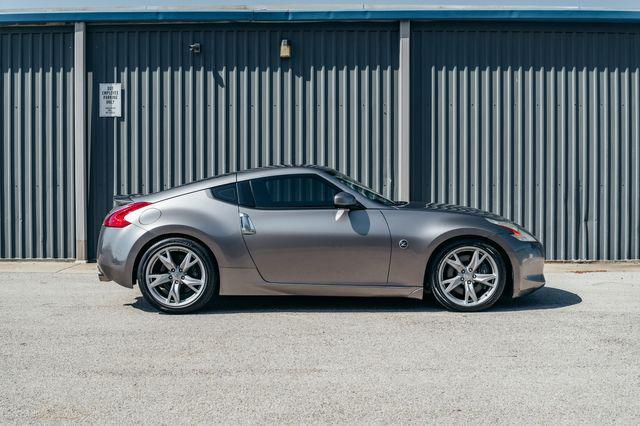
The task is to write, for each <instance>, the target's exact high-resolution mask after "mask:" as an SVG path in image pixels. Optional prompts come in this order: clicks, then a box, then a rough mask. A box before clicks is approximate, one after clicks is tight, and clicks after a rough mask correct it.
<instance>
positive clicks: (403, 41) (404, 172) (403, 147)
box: [398, 21, 411, 201]
mask: <svg viewBox="0 0 640 426" xmlns="http://www.w3.org/2000/svg"><path fill="white" fill-rule="evenodd" d="M410 38H411V24H410V22H409V21H400V64H399V69H398V175H399V181H398V199H399V200H401V201H409V182H410V177H411V174H410V173H411V171H410V169H409V161H410V158H409V148H410V126H411V120H410V118H411V112H410V108H411V98H410V96H411V90H410V88H411V75H410V70H411V68H410V67H411V56H410V52H409V49H410V45H409V41H410Z"/></svg>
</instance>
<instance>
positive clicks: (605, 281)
mask: <svg viewBox="0 0 640 426" xmlns="http://www.w3.org/2000/svg"><path fill="white" fill-rule="evenodd" d="M55 269H56V268H53V269H52V270H50V271H49V272H34V271H37V270H46V268H38V267H35V268H27V267H24V268H22V267H17V268H16V267H14V268H13V269H12V268H7V267H6V266H5V267H4V269H3V268H0V341H1V342H2V344H1V346H0V372H1V375H0V422H1V423H33V422H37V423H66V422H91V423H107V422H108V423H121V422H126V423H167V424H168V423H176V422H178V423H187V422H200V423H361V424H362V423H425V422H429V423H435V422H447V423H496V422H498V423H515V422H518V423H610V422H617V423H623V424H638V423H640V267H631V268H623V269H621V270H618V271H609V272H587V271H588V270H589V269H588V268H586V269H585V268H583V269H581V270H580V271H578V272H552V273H548V274H547V278H548V286H547V287H546V288H544V289H542V290H540V291H539V292H537V293H535V294H533V295H530V296H529V297H527V298H526V299H523V300H521V301H519V302H515V303H510V304H502V305H501V306H499V307H498V308H497V309H493V310H491V311H489V312H483V313H477V314H459V313H450V312H446V311H443V310H441V309H440V308H439V307H438V306H437V305H436V304H435V302H434V301H433V300H432V299H429V300H427V301H426V302H416V301H411V300H395V299H384V300H382V299H334V298H331V299H323V298H319V299H311V298H280V297H278V298H226V299H222V300H220V301H218V302H216V303H214V304H213V305H212V306H211V307H210V308H209V309H208V310H206V311H205V312H203V313H201V314H195V315H186V316H168V315H161V314H158V313H157V312H155V311H153V310H152V309H151V307H150V306H149V305H148V304H147V303H145V302H144V301H143V300H142V299H141V297H140V294H139V291H138V289H137V288H136V289H134V290H133V291H132V290H127V289H125V288H122V287H119V286H117V285H115V284H113V283H107V284H101V283H99V282H98V281H97V279H96V278H95V275H94V274H93V272H92V271H91V270H90V269H88V268H84V269H82V268H81V269H80V270H75V271H74V268H73V267H72V268H70V269H65V270H62V271H57V272H56V271H55ZM57 269H60V268H57ZM565 269H566V270H567V271H569V270H570V269H571V268H570V267H565ZM595 270H598V269H595ZM27 271H28V272H27Z"/></svg>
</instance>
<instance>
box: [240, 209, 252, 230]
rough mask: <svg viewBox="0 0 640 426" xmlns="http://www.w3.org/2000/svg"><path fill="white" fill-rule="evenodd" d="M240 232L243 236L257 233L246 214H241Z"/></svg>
mask: <svg viewBox="0 0 640 426" xmlns="http://www.w3.org/2000/svg"><path fill="white" fill-rule="evenodd" d="M240 230H241V231H242V235H253V234H255V233H256V227H255V226H254V224H253V221H252V220H251V218H250V217H249V215H248V214H246V213H240Z"/></svg>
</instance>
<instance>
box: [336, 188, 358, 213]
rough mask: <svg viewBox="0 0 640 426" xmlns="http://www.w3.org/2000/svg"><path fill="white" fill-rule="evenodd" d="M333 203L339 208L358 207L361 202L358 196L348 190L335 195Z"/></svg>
mask: <svg viewBox="0 0 640 426" xmlns="http://www.w3.org/2000/svg"><path fill="white" fill-rule="evenodd" d="M333 205H334V206H336V207H338V208H339V209H358V208H360V204H359V203H358V200H356V197H354V196H353V195H352V194H349V193H348V192H338V193H337V194H336V195H334V197H333Z"/></svg>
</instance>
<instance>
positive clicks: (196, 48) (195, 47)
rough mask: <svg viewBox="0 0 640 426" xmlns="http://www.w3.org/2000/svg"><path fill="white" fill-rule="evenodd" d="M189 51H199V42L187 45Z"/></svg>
mask: <svg viewBox="0 0 640 426" xmlns="http://www.w3.org/2000/svg"><path fill="white" fill-rule="evenodd" d="M189 50H190V51H191V53H200V43H193V44H190V45H189Z"/></svg>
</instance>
